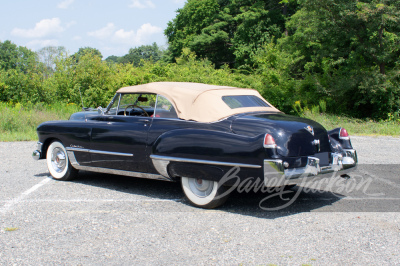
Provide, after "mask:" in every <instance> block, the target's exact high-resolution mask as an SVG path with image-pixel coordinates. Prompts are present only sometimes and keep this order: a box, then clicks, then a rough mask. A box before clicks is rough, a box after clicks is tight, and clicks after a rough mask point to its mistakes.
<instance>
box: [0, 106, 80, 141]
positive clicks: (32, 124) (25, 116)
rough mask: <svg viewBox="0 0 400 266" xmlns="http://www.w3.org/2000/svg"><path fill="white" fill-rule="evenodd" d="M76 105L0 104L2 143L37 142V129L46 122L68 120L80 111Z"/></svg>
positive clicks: (0, 135)
mask: <svg viewBox="0 0 400 266" xmlns="http://www.w3.org/2000/svg"><path fill="white" fill-rule="evenodd" d="M79 109H80V108H79V107H78V106H76V105H75V104H66V103H55V104H52V105H44V104H37V105H32V104H27V105H24V106H22V105H21V104H16V105H12V104H9V103H1V102H0V114H1V116H0V141H25V140H37V134H36V127H37V126H38V125H39V124H40V123H42V122H45V121H50V120H66V119H68V118H69V116H70V115H71V114H72V113H74V112H77V111H79Z"/></svg>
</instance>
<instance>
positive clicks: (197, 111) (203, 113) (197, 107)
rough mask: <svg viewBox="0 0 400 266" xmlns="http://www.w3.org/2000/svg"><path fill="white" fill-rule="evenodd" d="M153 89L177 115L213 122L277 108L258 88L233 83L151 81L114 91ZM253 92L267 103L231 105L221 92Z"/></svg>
mask: <svg viewBox="0 0 400 266" xmlns="http://www.w3.org/2000/svg"><path fill="white" fill-rule="evenodd" d="M138 92H143V93H156V94H160V95H162V96H164V97H166V98H167V99H168V100H169V101H170V102H171V103H172V104H173V105H174V106H175V109H176V111H177V114H178V117H179V118H181V119H184V120H194V121H198V122H215V121H218V120H221V119H223V118H226V117H228V116H231V115H234V114H239V113H247V112H256V111H267V112H280V111H279V110H278V109H276V108H275V107H273V106H272V105H271V104H270V103H268V102H267V101H266V100H265V99H264V98H263V97H262V96H261V95H260V93H259V92H258V91H256V90H253V89H241V88H235V87H226V86H216V85H207V84H202V83H190V82H153V83H148V84H142V85H137V86H131V87H125V88H121V89H119V90H118V91H117V93H138ZM234 95H255V96H257V97H259V98H260V99H262V100H263V101H265V102H266V103H267V104H268V105H269V106H270V107H243V108H235V109H231V108H230V107H229V106H228V105H227V104H226V103H225V102H224V101H223V100H222V96H234Z"/></svg>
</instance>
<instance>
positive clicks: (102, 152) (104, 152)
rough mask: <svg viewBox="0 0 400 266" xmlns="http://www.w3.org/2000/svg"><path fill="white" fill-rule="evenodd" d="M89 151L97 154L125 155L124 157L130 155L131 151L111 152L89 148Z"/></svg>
mask: <svg viewBox="0 0 400 266" xmlns="http://www.w3.org/2000/svg"><path fill="white" fill-rule="evenodd" d="M89 152H90V153H97V154H106V155H117V156H125V157H132V156H133V154H132V153H122V152H111V151H97V150H89Z"/></svg>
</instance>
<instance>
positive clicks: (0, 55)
mask: <svg viewBox="0 0 400 266" xmlns="http://www.w3.org/2000/svg"><path fill="white" fill-rule="evenodd" d="M36 63H37V55H36V53H35V52H33V51H31V50H29V49H28V48H26V47H23V46H17V45H15V44H14V43H12V42H11V41H8V40H7V41H5V42H3V43H2V42H0V69H3V70H9V69H17V70H20V71H23V72H27V71H28V70H29V69H32V68H35V67H36Z"/></svg>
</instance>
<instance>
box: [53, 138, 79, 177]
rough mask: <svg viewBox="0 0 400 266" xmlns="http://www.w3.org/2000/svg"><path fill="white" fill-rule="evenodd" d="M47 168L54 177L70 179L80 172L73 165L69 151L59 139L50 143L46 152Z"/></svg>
mask: <svg viewBox="0 0 400 266" xmlns="http://www.w3.org/2000/svg"><path fill="white" fill-rule="evenodd" d="M46 160H47V168H48V169H49V172H50V174H51V176H52V177H53V178H54V179H57V180H62V181H68V180H72V179H74V178H75V177H76V175H77V174H78V170H76V169H74V168H73V167H72V166H71V163H70V162H69V159H68V154H67V151H66V150H65V147H64V145H62V143H61V142H59V141H54V142H52V143H51V144H50V146H49V148H48V149H47V154H46Z"/></svg>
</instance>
